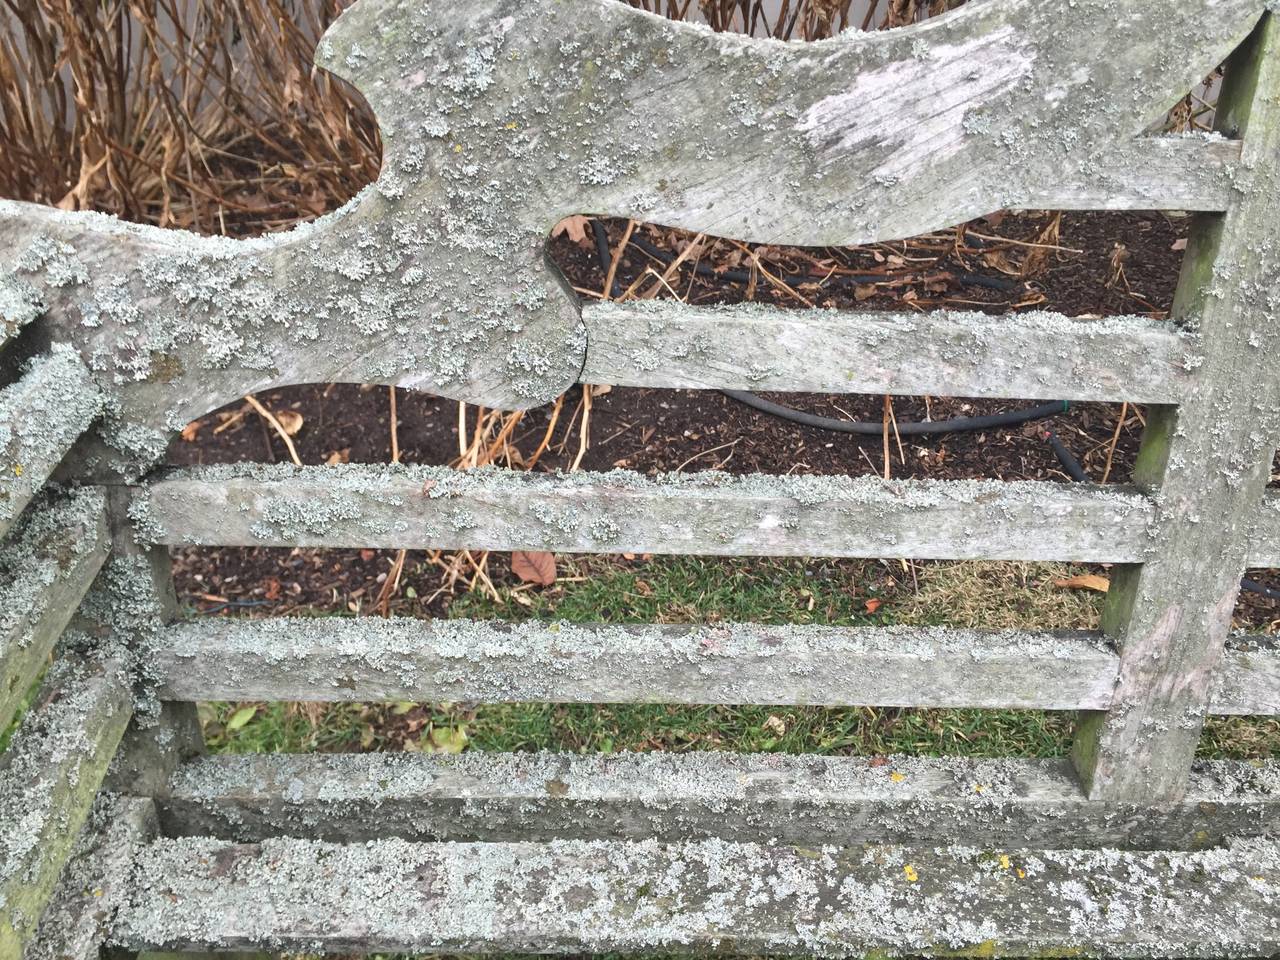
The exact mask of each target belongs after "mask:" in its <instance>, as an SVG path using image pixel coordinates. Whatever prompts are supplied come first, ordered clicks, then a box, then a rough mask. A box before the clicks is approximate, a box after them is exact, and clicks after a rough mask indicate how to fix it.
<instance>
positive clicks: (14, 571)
mask: <svg viewBox="0 0 1280 960" xmlns="http://www.w3.org/2000/svg"><path fill="white" fill-rule="evenodd" d="M107 549H108V537H107V522H106V509H105V502H104V498H103V495H102V493H101V492H100V491H97V490H81V491H78V492H77V493H74V494H72V495H71V496H70V497H68V498H67V499H65V500H62V501H58V502H52V503H50V504H48V505H42V506H40V507H39V508H37V509H33V510H31V511H29V512H28V514H27V517H26V519H25V520H24V521H23V522H22V523H21V524H20V525H19V527H18V529H17V530H16V531H15V532H14V534H13V536H12V537H11V538H10V539H9V540H8V541H7V542H5V543H3V544H0V730H4V729H6V728H7V727H8V725H9V722H10V721H11V720H12V719H13V714H14V711H15V710H17V708H18V704H19V703H21V702H22V698H23V696H24V694H25V693H26V692H27V690H28V689H29V688H30V687H31V685H32V684H33V683H35V681H36V678H37V677H38V676H39V675H40V671H41V670H43V669H44V668H45V666H46V665H47V663H48V659H49V652H50V651H51V650H52V649H53V645H54V644H55V643H56V642H57V640H58V637H60V636H62V631H63V630H64V629H65V628H66V626H67V624H68V623H69V622H70V621H71V617H72V615H73V614H74V613H75V610H76V607H77V606H79V604H80V600H81V599H82V598H83V597H84V595H85V593H86V592H87V591H88V589H89V586H90V584H92V583H93V578H94V577H95V576H96V575H97V573H98V570H99V569H100V568H101V567H102V564H103V562H104V561H105V560H106V557H107Z"/></svg>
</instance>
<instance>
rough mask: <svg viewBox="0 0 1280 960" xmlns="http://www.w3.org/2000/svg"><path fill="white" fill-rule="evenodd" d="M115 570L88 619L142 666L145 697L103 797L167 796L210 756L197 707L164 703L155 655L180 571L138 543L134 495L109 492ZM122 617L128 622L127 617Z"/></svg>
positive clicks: (164, 555) (171, 615)
mask: <svg viewBox="0 0 1280 960" xmlns="http://www.w3.org/2000/svg"><path fill="white" fill-rule="evenodd" d="M109 495H110V500H109V503H110V508H111V521H112V529H111V539H112V559H111V562H112V569H111V574H112V576H111V578H110V582H108V583H107V584H105V586H106V588H107V589H106V590H104V591H101V592H99V591H95V594H94V597H93V599H94V600H95V601H97V602H95V603H93V604H91V605H90V609H88V610H87V611H86V613H87V615H88V616H87V618H86V619H88V620H90V621H96V623H94V624H93V626H94V627H95V628H97V629H104V630H106V631H109V632H110V633H112V634H114V635H115V636H116V637H117V638H118V639H119V640H120V641H121V642H123V644H124V645H125V646H126V647H128V648H129V650H130V654H131V656H132V657H133V659H134V661H135V662H136V663H138V664H139V665H140V673H141V674H142V676H143V678H144V684H143V691H144V695H143V696H142V697H141V698H140V701H139V703H138V704H137V709H136V710H135V712H134V717H133V720H132V722H131V723H130V725H129V729H128V730H126V731H125V735H124V738H123V739H122V740H121V742H120V748H119V750H117V752H116V756H115V760H114V761H113V762H112V764H111V769H110V770H109V771H108V773H107V777H106V779H105V780H104V782H103V787H104V789H107V790H112V791H115V792H117V793H122V794H127V795H129V796H143V797H153V796H156V795H158V794H160V793H163V792H164V790H165V789H167V785H168V780H169V776H170V774H172V773H173V771H174V769H175V768H176V767H177V765H178V764H179V763H183V762H185V761H186V760H189V759H191V758H192V757H195V756H198V755H199V754H201V753H203V752H204V732H203V728H202V725H201V723H200V720H199V718H198V717H197V716H196V707H195V704H194V703H174V702H168V703H166V702H162V701H157V699H156V697H155V688H156V686H157V675H156V671H155V666H154V665H155V662H156V650H157V648H159V647H160V646H161V645H162V643H163V640H162V635H163V632H164V629H165V626H166V625H167V624H169V623H171V622H173V621H174V620H176V619H177V616H178V597H177V593H176V592H175V590H174V584H173V564H172V561H171V560H170V557H169V551H168V550H166V549H164V548H163V547H155V546H150V545H148V544H146V543H144V542H139V537H138V534H137V529H136V527H135V525H134V523H133V521H132V520H131V519H130V517H129V506H130V499H131V498H130V491H129V489H128V488H127V487H120V486H116V487H111V488H110V492H109ZM122 611H123V616H121V612H122Z"/></svg>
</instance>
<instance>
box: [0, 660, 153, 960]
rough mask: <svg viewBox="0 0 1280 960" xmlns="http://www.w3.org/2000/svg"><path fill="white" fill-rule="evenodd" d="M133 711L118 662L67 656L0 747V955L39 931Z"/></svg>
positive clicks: (15, 952)
mask: <svg viewBox="0 0 1280 960" xmlns="http://www.w3.org/2000/svg"><path fill="white" fill-rule="evenodd" d="M131 713H132V694H131V691H130V687H129V681H128V679H127V677H126V676H125V674H124V672H123V670H122V669H121V668H120V667H119V665H118V664H116V663H115V662H114V661H105V662H104V661H100V660H97V659H96V658H95V659H82V658H81V657H79V656H78V655H74V654H68V655H67V656H64V657H62V658H60V659H59V660H57V661H55V662H54V665H53V666H52V667H50V668H49V673H48V676H47V677H46V679H45V682H44V685H43V686H42V687H41V690H40V694H39V696H38V698H37V700H36V704H35V706H34V707H32V709H31V711H30V712H29V713H27V715H26V716H25V717H24V718H23V720H22V725H21V726H20V727H19V728H18V731H17V733H16V734H15V735H14V738H13V741H12V742H11V743H10V744H9V749H8V750H7V751H6V752H5V753H4V754H3V755H0V837H3V838H4V843H5V848H4V852H5V857H4V858H0V956H4V957H16V956H18V955H20V953H21V950H22V945H23V943H24V942H25V941H26V940H27V939H28V937H29V936H30V935H31V934H32V933H33V932H34V930H35V927H36V924H37V922H38V921H39V919H40V914H41V912H42V910H43V909H44V906H45V904H46V902H47V900H48V898H49V896H50V894H51V893H52V891H53V887H54V884H55V883H56V882H57V879H58V875H59V873H60V872H61V870H62V866H63V864H64V863H65V861H66V859H67V857H68V855H69V854H70V852H71V848H72V845H73V844H74V843H75V839H76V835H77V833H78V831H79V830H80V827H81V825H82V824H83V823H84V820H85V817H86V816H87V815H88V813H89V807H90V805H91V804H92V803H93V798H94V795H95V794H96V793H97V791H98V786H99V784H100V783H101V782H102V778H103V775H104V774H105V773H106V769H107V765H108V764H109V763H110V761H111V757H112V755H113V754H114V752H115V749H116V745H117V744H118V743H119V742H120V737H121V736H122V735H123V734H124V729H125V726H126V725H127V724H128V722H129V716H130V714H131Z"/></svg>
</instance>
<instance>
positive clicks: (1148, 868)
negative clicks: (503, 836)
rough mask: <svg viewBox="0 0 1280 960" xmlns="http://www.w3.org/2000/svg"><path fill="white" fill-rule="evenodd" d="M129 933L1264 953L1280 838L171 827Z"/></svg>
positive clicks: (545, 943) (799, 950) (128, 921)
mask: <svg viewBox="0 0 1280 960" xmlns="http://www.w3.org/2000/svg"><path fill="white" fill-rule="evenodd" d="M135 877H136V884H137V886H136V888H135V891H134V894H133V897H132V899H131V901H130V902H129V903H128V904H126V905H125V906H124V907H123V908H122V909H121V911H120V913H119V914H118V916H117V922H116V928H115V933H114V936H115V939H116V940H117V941H118V942H119V943H121V944H122V945H124V946H126V947H129V948H134V949H137V948H150V947H158V948H164V949H179V948H192V949H207V948H212V947H217V948H219V949H253V948H272V949H277V950H281V951H287V952H302V953H312V952H315V953H326V952H328V953H342V952H350V951H358V952H404V953H432V954H434V953H455V952H457V953H487V952H504V953H505V952H512V953H533V952H539V953H595V952H601V953H604V952H609V953H614V952H619V953H638V952H642V951H653V950H665V951H676V950H691V951H694V952H707V951H715V952H718V953H728V954H748V955H759V954H781V955H784V956H797V955H804V956H850V957H853V956H863V955H864V954H866V953H869V952H872V951H875V953H876V954H877V955H885V954H888V955H895V956H920V955H922V954H924V955H930V954H934V955H936V954H944V953H945V954H946V955H948V956H950V955H954V954H957V953H958V954H962V955H965V954H967V955H976V956H985V957H992V956H1017V957H1023V956H1035V957H1044V956H1054V955H1068V956H1107V957H1148V956H1177V957H1206V958H1208V957H1212V958H1221V957H1231V956H1265V955H1268V954H1270V953H1272V952H1274V951H1276V950H1277V949H1280V847H1278V846H1277V844H1276V843H1275V842H1271V841H1265V840H1240V841H1235V842H1233V843H1231V844H1230V845H1229V846H1226V847H1223V848H1219V849H1213V850H1206V851H1201V852H1196V853H1184V852H1177V853H1175V852H1145V853H1136V852H1121V851H1115V850H1083V851H1081V850H1060V851H1029V852H1020V851H1012V850H1011V851H1001V850H999V849H995V850H990V849H987V850H984V849H981V848H977V847H932V848H921V847H915V846H865V847H855V848H852V849H848V848H840V847H834V846H811V847H786V846H762V845H757V844H749V843H729V842H725V841H722V840H701V841H688V842H683V843H672V844H660V843H657V842H653V841H647V842H625V841H615V842H609V841H598V840H597V841H587V840H583V841H549V842H547V843H545V844H535V843H480V844H468V843H460V844H450V843H442V844H427V843H413V842H410V841H404V840H378V841H372V842H369V843H361V844H353V845H349V846H347V845H341V844H333V843H323V842H315V841H305V840H288V839H274V840H266V841H263V842H262V843H261V844H247V845H235V844H228V843H224V842H220V841H217V840H211V839H194V838H192V839H172V840H159V841H156V842H155V843H153V844H151V845H149V846H148V847H147V848H146V849H145V850H144V851H143V852H142V854H141V855H140V857H139V861H138V869H137V872H136V874H135Z"/></svg>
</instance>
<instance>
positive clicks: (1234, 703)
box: [1209, 635, 1280, 716]
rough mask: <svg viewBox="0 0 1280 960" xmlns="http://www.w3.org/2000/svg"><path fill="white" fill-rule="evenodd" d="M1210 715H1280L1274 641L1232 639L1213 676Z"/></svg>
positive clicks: (1279, 665)
mask: <svg viewBox="0 0 1280 960" xmlns="http://www.w3.org/2000/svg"><path fill="white" fill-rule="evenodd" d="M1209 712H1210V713H1219V714H1237V715H1244V716H1277V715H1280V646H1277V644H1276V642H1275V638H1273V637H1266V636H1248V635H1241V636H1236V637H1233V638H1232V639H1231V642H1230V643H1229V644H1228V646H1227V652H1226V655H1225V656H1224V657H1223V658H1222V663H1221V664H1219V666H1218V669H1217V670H1216V671H1215V672H1214V675H1213V686H1212V688H1211V690H1210V696H1209Z"/></svg>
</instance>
